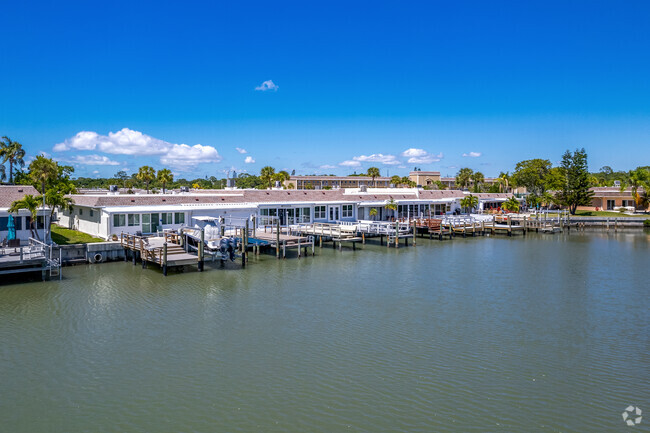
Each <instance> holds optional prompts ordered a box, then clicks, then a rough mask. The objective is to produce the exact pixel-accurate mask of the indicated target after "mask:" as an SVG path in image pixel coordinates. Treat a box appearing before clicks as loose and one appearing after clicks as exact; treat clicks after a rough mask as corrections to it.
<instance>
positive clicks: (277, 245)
mask: <svg viewBox="0 0 650 433" xmlns="http://www.w3.org/2000/svg"><path fill="white" fill-rule="evenodd" d="M275 227H276V229H277V233H276V234H275V257H277V258H278V259H279V258H280V220H279V219H277V220H276V221H275Z"/></svg>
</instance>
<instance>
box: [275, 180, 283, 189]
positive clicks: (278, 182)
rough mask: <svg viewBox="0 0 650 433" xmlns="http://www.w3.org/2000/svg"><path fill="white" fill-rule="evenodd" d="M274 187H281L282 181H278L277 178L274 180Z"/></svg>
mask: <svg viewBox="0 0 650 433" xmlns="http://www.w3.org/2000/svg"><path fill="white" fill-rule="evenodd" d="M275 187H276V188H282V182H280V181H279V180H276V181H275Z"/></svg>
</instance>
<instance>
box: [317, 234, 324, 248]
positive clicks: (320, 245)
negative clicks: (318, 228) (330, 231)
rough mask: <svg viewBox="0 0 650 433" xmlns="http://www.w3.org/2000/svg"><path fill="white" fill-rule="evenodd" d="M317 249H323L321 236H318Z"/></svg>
mask: <svg viewBox="0 0 650 433" xmlns="http://www.w3.org/2000/svg"><path fill="white" fill-rule="evenodd" d="M318 248H323V235H320V236H318Z"/></svg>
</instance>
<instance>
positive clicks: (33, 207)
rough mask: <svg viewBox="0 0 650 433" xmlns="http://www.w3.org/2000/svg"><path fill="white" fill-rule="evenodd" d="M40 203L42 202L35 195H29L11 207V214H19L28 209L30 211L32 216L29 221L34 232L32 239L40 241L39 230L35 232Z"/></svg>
mask: <svg viewBox="0 0 650 433" xmlns="http://www.w3.org/2000/svg"><path fill="white" fill-rule="evenodd" d="M40 203H41V200H40V198H39V197H34V196H33V195H31V194H28V195H26V196H25V197H23V198H22V199H20V200H16V201H15V202H13V203H11V207H9V212H10V213H15V214H18V212H19V211H20V209H27V210H28V211H29V213H30V215H31V220H30V221H29V229H30V231H31V232H32V237H35V238H36V239H40V238H39V237H38V230H35V225H34V223H35V222H36V218H37V217H38V206H39V205H40Z"/></svg>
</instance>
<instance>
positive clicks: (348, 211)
mask: <svg viewBox="0 0 650 433" xmlns="http://www.w3.org/2000/svg"><path fill="white" fill-rule="evenodd" d="M343 218H352V205H351V204H344V205H343Z"/></svg>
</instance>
